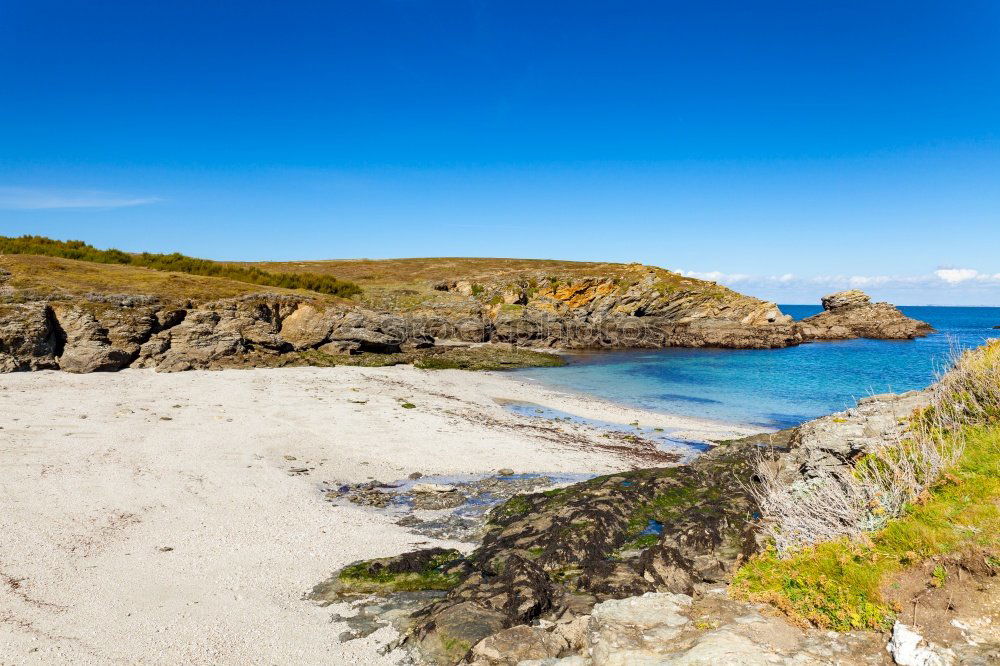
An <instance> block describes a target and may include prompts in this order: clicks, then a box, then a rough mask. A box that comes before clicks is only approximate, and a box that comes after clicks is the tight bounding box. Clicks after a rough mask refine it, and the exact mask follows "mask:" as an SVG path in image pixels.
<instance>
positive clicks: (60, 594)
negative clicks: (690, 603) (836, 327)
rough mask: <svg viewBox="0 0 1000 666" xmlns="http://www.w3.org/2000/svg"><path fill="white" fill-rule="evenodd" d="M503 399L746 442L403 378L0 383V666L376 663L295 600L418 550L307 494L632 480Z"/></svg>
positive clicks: (483, 388)
mask: <svg viewBox="0 0 1000 666" xmlns="http://www.w3.org/2000/svg"><path fill="white" fill-rule="evenodd" d="M504 400H519V401H527V402H532V403H537V404H539V405H544V406H546V407H550V408H553V409H558V410H562V411H565V412H569V413H571V414H575V415H578V416H582V417H586V418H591V419H601V420H606V421H613V422H616V423H631V422H634V421H638V422H640V423H642V424H643V425H647V426H655V427H662V428H665V429H677V430H676V432H675V433H673V434H675V435H676V436H678V437H683V438H695V439H702V438H704V439H708V438H716V439H721V438H726V437H730V436H734V435H740V434H746V433H749V432H752V431H753V430H752V429H750V428H739V427H735V428H734V427H732V426H727V425H725V424H719V423H712V422H708V421H699V420H696V419H689V418H681V417H676V416H667V415H662V414H654V413H650V412H643V411H641V410H635V409H630V408H627V407H623V406H620V405H614V404H609V403H605V402H601V401H599V400H596V399H592V398H587V397H583V396H578V395H568V394H564V393H559V392H555V391H551V390H547V389H545V388H542V387H540V386H538V385H535V384H533V383H532V382H527V381H522V380H519V379H517V377H516V375H513V376H511V375H503V374H496V373H468V372H460V371H439V372H430V371H421V370H416V369H414V368H412V367H409V366H401V367H393V368H350V367H338V368H325V369H319V368H290V369H279V370H265V369H255V370H243V371H224V372H186V373H177V374H161V373H156V372H153V371H142V370H127V371H123V372H119V373H112V374H90V375H72V374H67V373H58V372H41V373H30V374H29V373H25V374H11V375H3V376H0V467H2V470H3V483H2V486H0V505H2V510H0V534H2V536H0V664H5V665H6V664H21V663H61V662H70V661H72V662H73V663H101V664H104V663H140V662H141V663H163V664H166V663H197V664H229V663H260V664H291V663H302V662H305V661H309V662H315V663H331V664H342V663H343V664H376V663H386V664H390V663H398V662H399V660H400V659H401V658H403V656H404V655H402V654H401V653H390V654H388V655H380V654H378V651H377V650H378V648H379V647H380V646H381V645H383V644H385V643H386V642H387V641H388V640H390V639H391V638H392V637H393V635H392V632H391V630H388V629H385V630H380V631H379V632H376V633H375V634H373V635H372V636H369V637H368V638H365V639H359V640H355V641H350V642H347V643H343V644H342V643H340V642H338V639H337V636H338V634H339V633H340V626H342V625H338V624H337V623H333V622H331V615H332V613H333V611H334V610H336V608H334V607H329V608H323V607H320V606H317V605H316V604H314V603H312V602H308V601H304V600H303V599H302V596H303V594H304V593H305V592H306V591H308V590H309V589H310V588H311V587H312V586H313V585H314V584H316V583H317V582H319V581H320V580H322V579H324V578H325V577H327V576H328V575H329V574H330V573H331V572H332V571H334V570H335V569H337V568H339V567H341V566H343V565H345V564H347V563H350V562H352V561H355V560H358V559H362V558H368V557H376V556H384V555H387V554H392V553H396V552H402V551H405V550H408V549H411V548H413V547H414V544H415V543H416V542H417V541H420V542H423V545H436V544H427V543H426V539H425V538H423V537H420V536H418V535H415V534H413V533H411V532H410V531H408V530H407V529H405V528H403V527H400V526H397V525H395V524H394V523H393V522H392V520H391V519H390V518H389V517H388V516H386V515H384V514H382V513H380V512H379V511H377V510H374V509H370V508H364V507H357V506H354V505H349V504H345V505H338V504H331V503H330V502H327V501H324V498H323V493H322V488H323V487H324V485H329V484H336V483H351V482H362V481H365V480H371V479H379V480H384V481H391V480H395V479H401V478H405V477H406V476H407V475H408V474H410V473H412V472H415V471H419V472H421V473H423V474H425V475H435V474H438V475H440V474H488V473H490V472H494V471H495V470H497V469H498V468H502V467H510V468H514V469H516V470H518V471H525V472H528V471H530V472H572V473H603V472H609V471H614V470H619V469H627V468H631V467H635V466H637V465H641V462H642V461H641V458H639V457H636V456H635V455H632V454H630V453H629V452H628V451H624V450H615V449H609V448H608V447H607V446H606V442H607V439H606V438H605V437H603V436H602V433H601V432H599V431H598V430H596V429H593V428H589V427H586V426H580V425H573V424H568V423H562V422H552V421H543V420H541V419H534V418H531V417H527V416H519V415H516V414H513V413H511V412H510V411H509V410H507V409H505V408H504V407H503V405H502V404H501V402H502V401H504ZM404 404H409V405H412V407H404ZM293 468H307V469H308V470H309V471H308V473H301V474H293V473H291V471H290V470H292V469H293ZM440 545H449V546H455V545H458V544H454V543H448V542H440ZM463 547H467V546H463ZM340 610H341V612H344V609H340Z"/></svg>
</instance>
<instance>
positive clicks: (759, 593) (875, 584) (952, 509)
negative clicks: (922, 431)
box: [731, 425, 1000, 631]
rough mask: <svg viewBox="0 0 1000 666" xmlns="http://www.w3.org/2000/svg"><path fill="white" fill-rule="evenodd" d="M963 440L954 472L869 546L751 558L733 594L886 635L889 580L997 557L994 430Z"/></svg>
mask: <svg viewBox="0 0 1000 666" xmlns="http://www.w3.org/2000/svg"><path fill="white" fill-rule="evenodd" d="M964 434H965V435H966V444H965V451H964V453H963V455H962V457H961V459H960V460H959V462H958V464H957V465H956V466H955V468H954V469H952V470H951V471H950V472H949V473H947V474H946V475H945V476H944V477H943V478H942V479H941V481H939V482H938V483H937V485H935V486H934V487H932V488H931V490H930V491H929V493H928V494H927V497H926V498H925V499H924V501H922V502H920V503H917V504H914V505H912V506H910V507H908V509H907V511H906V513H905V515H903V516H902V517H901V518H899V519H896V520H893V521H890V523H889V524H888V525H887V526H886V527H885V528H884V529H882V530H880V531H879V532H876V533H874V534H872V535H871V540H870V542H869V543H866V544H860V543H854V542H850V541H847V540H846V539H845V540H840V541H833V542H826V543H821V544H818V545H815V546H812V547H810V548H807V549H804V550H802V551H800V552H798V553H795V554H794V555H792V556H791V557H788V558H786V559H781V558H779V557H778V556H777V555H776V553H774V552H766V553H763V554H760V555H757V556H755V557H753V558H751V559H750V561H749V562H748V563H747V564H746V565H744V566H743V567H742V568H741V569H740V570H739V571H738V572H737V573H736V576H735V577H734V579H733V583H732V588H731V591H732V592H733V594H734V595H735V596H737V597H740V598H744V599H749V600H754V601H763V602H768V603H771V604H774V605H775V606H777V607H778V608H780V609H782V610H783V611H785V612H786V613H787V614H788V615H789V616H791V617H792V618H794V619H798V620H801V621H806V622H809V623H812V624H815V625H818V626H820V627H827V628H831V629H836V630H841V631H846V630H851V629H885V628H887V627H888V626H889V625H890V624H891V623H892V620H893V617H894V611H893V609H892V607H891V606H890V605H889V604H888V603H887V602H886V601H885V599H884V598H883V596H882V590H883V589H884V588H885V586H886V585H887V584H888V582H889V581H890V579H891V578H892V577H893V576H894V575H895V574H897V573H899V572H901V571H902V570H903V569H905V568H906V567H908V566H911V565H915V564H919V563H920V562H923V561H924V560H926V559H928V558H930V557H932V556H935V555H943V554H948V553H954V552H958V551H962V550H965V549H970V548H971V549H976V550H978V551H982V552H983V553H984V557H987V558H995V557H997V554H998V552H1000V427H998V426H996V425H992V426H966V427H965V428H964ZM939 578H940V577H939ZM939 582H940V583H943V582H944V581H943V580H940V581H939Z"/></svg>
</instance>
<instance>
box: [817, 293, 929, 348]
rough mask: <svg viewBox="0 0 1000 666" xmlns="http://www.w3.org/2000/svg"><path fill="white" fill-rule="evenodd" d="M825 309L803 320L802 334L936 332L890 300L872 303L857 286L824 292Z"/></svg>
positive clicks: (899, 336)
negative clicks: (905, 313) (833, 292)
mask: <svg viewBox="0 0 1000 666" xmlns="http://www.w3.org/2000/svg"><path fill="white" fill-rule="evenodd" d="M822 303H823V312H821V313H820V314H818V315H814V316H812V317H809V318H808V319H804V320H803V321H802V334H803V336H804V337H806V338H807V339H811V340H843V339H847V338H877V339H882V340H907V339H912V338H916V337H920V336H924V335H927V334H929V333H933V332H934V329H933V328H932V327H931V326H930V325H929V324H926V323H924V322H922V321H917V320H916V319H910V318H909V317H907V316H906V315H904V314H903V313H902V312H900V311H899V310H898V309H897V308H896V307H894V306H893V305H891V304H889V303H872V302H871V298H870V297H869V296H868V294H866V293H864V292H863V291H859V290H857V289H851V290H849V291H840V292H837V293H835V294H830V295H828V296H824V297H823V299H822Z"/></svg>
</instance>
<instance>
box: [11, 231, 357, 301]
mask: <svg viewBox="0 0 1000 666" xmlns="http://www.w3.org/2000/svg"><path fill="white" fill-rule="evenodd" d="M0 254H17V255H40V256H46V257H59V258H61V259H74V260H76V261H86V262H90V263H95V264H112V265H121V266H133V267H138V268H150V269H153V270H157V271H167V272H172V273H187V274H188V275H200V276H204V277H214V278H223V279H226V280H231V281H234V282H246V283H249V284H256V285H262V286H267V287H280V288H283V289H306V290H308V291H314V292H317V293H320V294H328V295H330V296H340V297H343V298H349V297H351V296H356V295H357V294H359V293H361V288H360V287H358V285H356V284H354V283H353V282H347V281H344V280H339V279H337V278H336V277H334V276H333V275H330V274H327V273H324V274H318V273H295V272H283V273H271V272H268V271H265V270H262V269H260V268H257V267H254V266H238V265H234V264H229V263H223V262H218V261H211V260H209V259H196V258H194V257H188V256H185V255H183V254H179V253H177V252H174V253H171V254H152V253H149V252H142V253H140V254H130V253H128V252H122V251H121V250H116V249H109V250H99V249H97V248H96V247H94V246H92V245H88V244H87V243H84V242H83V241H75V240H69V241H59V240H53V239H51V238H45V237H44V236H20V237H16V238H14V237H9V236H0Z"/></svg>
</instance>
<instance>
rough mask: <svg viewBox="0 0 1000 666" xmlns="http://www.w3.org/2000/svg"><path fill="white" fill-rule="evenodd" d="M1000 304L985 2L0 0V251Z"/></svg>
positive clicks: (790, 296) (997, 186) (991, 43)
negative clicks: (627, 266) (450, 267)
mask: <svg viewBox="0 0 1000 666" xmlns="http://www.w3.org/2000/svg"><path fill="white" fill-rule="evenodd" d="M21 233H38V234H44V235H48V236H53V237H57V238H81V239H84V240H87V241H89V242H92V243H94V244H96V245H98V246H101V247H108V246H115V247H119V248H122V249H126V250H151V251H173V250H178V251H181V252H185V253H187V254H192V255H197V256H205V257H212V258H220V259H306V258H309V259H318V258H332V257H373V258H377V257H399V256H443V255H445V256H448V255H450V256H518V257H556V258H564V259H580V260H609V261H642V262H646V263H652V264H656V265H660V266H664V267H667V268H671V269H676V270H682V271H685V272H687V273H689V274H693V275H697V276H699V277H709V278H710V279H718V280H719V281H721V282H724V283H726V284H730V285H731V286H733V287H735V288H737V289H739V290H741V291H745V292H748V293H752V294H755V295H758V296H762V297H765V298H770V299H775V300H778V301H782V302H811V301H816V300H817V299H818V297H819V296H820V295H821V294H823V293H827V292H829V291H831V290H833V289H836V288H841V287H845V286H861V287H862V288H865V289H867V290H869V291H870V292H871V293H873V295H875V296H876V297H879V298H887V299H890V300H893V301H895V302H898V303H905V304H923V303H942V304H948V303H953V304H990V305H1000V3H996V2H991V1H981V2H976V1H971V2H960V3H954V2H919V1H913V0H909V1H899V2H872V1H871V0H869V1H867V2H835V3H834V2H819V1H809V0H795V1H789V2H768V1H766V0H761V1H758V2H752V3H751V2H710V1H709V2H683V3H680V2H678V3H674V2H666V1H662V0H661V1H659V2H618V3H609V2H602V3H596V2H595V3H591V2H579V1H578V2H551V3H539V2H516V1H513V0H504V1H496V2H492V1H482V0H481V1H478V2H472V1H469V2H433V1H418V0H395V1H386V0H365V1H364V2H334V1H328V2H315V3H311V2H266V3H265V2H250V1H244V2H240V3H236V2H208V1H206V0H201V1H200V2H184V1H172V2H159V1H158V2H144V1H135V0H133V1H131V2H101V3H94V2H49V1H47V0H32V1H30V2H29V1H27V0H7V1H5V2H0V234H5V235H9V234H21Z"/></svg>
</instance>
